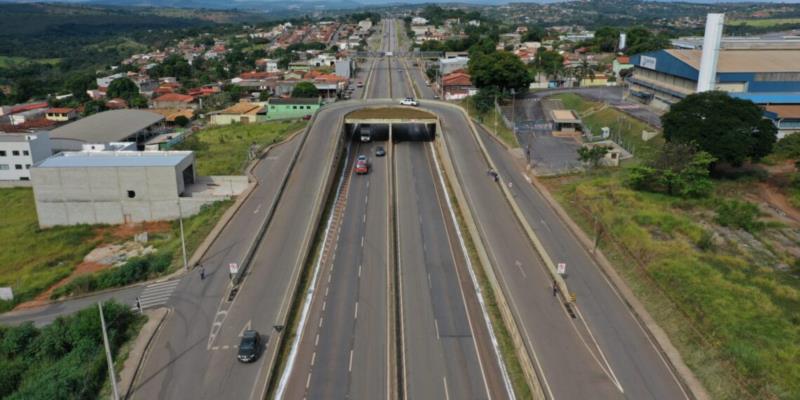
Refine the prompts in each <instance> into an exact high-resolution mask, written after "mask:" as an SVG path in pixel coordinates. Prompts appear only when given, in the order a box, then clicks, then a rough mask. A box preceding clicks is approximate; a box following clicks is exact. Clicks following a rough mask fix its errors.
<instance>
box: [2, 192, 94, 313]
mask: <svg viewBox="0 0 800 400" xmlns="http://www.w3.org/2000/svg"><path fill="white" fill-rule="evenodd" d="M0 204H3V217H2V218H0V243H3V246H2V248H3V251H0V286H10V287H12V288H13V290H14V296H15V297H14V301H13V302H7V301H0V310H7V309H9V308H11V307H12V306H13V305H15V304H17V303H19V302H21V301H25V300H29V299H31V298H33V297H34V296H36V294H38V293H40V292H41V291H43V290H45V289H46V288H48V287H49V286H50V285H52V284H54V283H56V282H58V281H59V280H61V279H63V278H65V277H67V276H68V275H69V274H70V273H71V272H72V270H73V269H74V268H75V266H76V265H77V264H78V263H80V262H81V260H82V259H83V257H84V256H85V255H86V254H88V253H89V251H91V250H92V249H93V248H94V247H95V246H96V245H97V244H98V243H100V242H101V240H102V239H101V238H99V237H97V234H96V228H94V227H91V226H88V225H78V226H66V227H55V228H50V229H39V224H38V219H37V216H36V208H35V207H34V201H33V190H31V189H29V188H13V189H0Z"/></svg>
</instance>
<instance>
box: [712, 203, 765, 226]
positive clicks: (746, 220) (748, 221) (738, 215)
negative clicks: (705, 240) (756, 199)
mask: <svg viewBox="0 0 800 400" xmlns="http://www.w3.org/2000/svg"><path fill="white" fill-rule="evenodd" d="M760 214H761V213H760V211H759V210H758V207H757V206H756V205H755V204H753V203H748V202H746V201H739V200H723V201H722V202H721V203H720V204H719V205H718V206H717V218H716V220H717V223H718V224H720V225H722V226H727V227H733V228H739V229H744V230H746V231H748V232H756V231H759V230H761V229H762V228H763V227H764V223H763V222H761V221H759V220H758V217H759V215H760Z"/></svg>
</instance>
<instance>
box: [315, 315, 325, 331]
mask: <svg viewBox="0 0 800 400" xmlns="http://www.w3.org/2000/svg"><path fill="white" fill-rule="evenodd" d="M324 320H325V319H324V318H322V317H319V326H317V327H318V328H322V321H324Z"/></svg>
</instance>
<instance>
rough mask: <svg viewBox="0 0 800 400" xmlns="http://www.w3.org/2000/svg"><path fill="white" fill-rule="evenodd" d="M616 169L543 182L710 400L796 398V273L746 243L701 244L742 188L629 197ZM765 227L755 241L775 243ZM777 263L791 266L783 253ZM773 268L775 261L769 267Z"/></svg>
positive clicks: (799, 380) (799, 352) (799, 367)
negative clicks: (703, 194) (595, 241)
mask: <svg viewBox="0 0 800 400" xmlns="http://www.w3.org/2000/svg"><path fill="white" fill-rule="evenodd" d="M624 174H625V170H624V169H623V170H622V171H613V172H612V171H610V170H601V171H599V172H596V173H593V174H588V175H580V176H573V177H570V178H562V179H553V180H547V181H546V183H547V184H548V185H550V186H551V187H552V188H554V191H555V193H556V195H557V197H558V199H559V202H560V203H561V204H562V205H564V206H565V208H566V209H567V211H568V212H569V213H570V215H571V216H572V218H573V219H574V220H576V222H578V224H579V225H581V226H582V227H583V229H584V230H585V231H586V232H587V233H589V235H590V236H591V237H593V236H594V234H595V230H594V228H593V222H592V221H593V220H594V218H597V220H598V221H599V222H600V224H601V226H602V227H603V235H602V236H601V240H600V246H601V248H602V249H603V251H604V252H605V253H606V255H607V256H609V258H610V259H611V260H612V263H613V264H614V265H615V267H616V268H617V270H618V271H619V272H620V273H621V274H622V275H623V276H624V277H625V279H626V281H627V282H628V284H629V285H630V286H631V288H632V289H633V290H634V292H635V294H636V295H637V297H639V298H640V299H641V300H642V301H643V302H644V304H645V306H646V307H647V309H648V311H649V312H650V313H651V314H652V315H653V317H654V318H655V319H656V320H657V321H658V322H659V325H660V326H661V327H662V328H664V329H665V330H666V331H667V333H668V335H669V336H670V338H671V340H672V342H673V343H674V344H675V345H676V346H677V347H678V349H679V350H680V352H681V354H682V356H683V358H684V360H685V361H686V363H687V364H688V365H689V367H690V368H692V369H693V370H694V372H695V373H696V374H697V376H698V377H699V378H700V380H701V381H702V382H703V384H704V386H705V387H706V389H708V390H709V392H710V394H711V397H712V398H715V399H763V398H777V399H796V398H800V312H798V310H799V309H800V282H798V279H797V278H798V276H797V272H796V270H795V272H794V273H793V272H786V271H779V270H776V269H774V268H773V267H774V266H775V263H776V261H775V260H773V259H769V258H766V257H765V256H764V255H763V254H762V252H760V251H757V250H755V249H753V248H751V246H749V245H742V244H738V245H737V244H735V243H732V242H730V241H726V242H725V243H721V244H713V243H710V242H709V240H708V237H709V235H710V233H711V231H710V228H709V227H710V226H712V224H713V221H714V218H713V215H714V210H715V205H716V203H718V202H719V199H721V198H737V197H741V193H742V191H743V188H744V187H745V186H746V185H747V184H748V183H747V182H726V183H718V184H717V193H716V195H715V196H714V197H711V198H709V199H703V200H682V199H678V198H673V197H669V196H664V195H660V194H653V193H643V192H635V191H633V190H631V189H628V188H627V187H625V186H624V185H623V184H622V180H623V178H624ZM779 229H782V228H781V227H780V226H777V225H775V224H767V227H766V228H765V229H764V231H762V232H761V233H760V235H759V236H758V237H760V238H762V239H760V240H761V242H762V243H764V246H766V247H768V248H769V247H771V246H772V245H771V244H770V242H769V241H768V240H767V239H763V238H765V237H770V236H771V235H781V233H780V232H779ZM779 257H780V258H784V260H783V261H785V262H788V263H791V262H792V261H793V260H794V257H792V256H791V255H789V254H786V253H782V254H780V255H779ZM779 261H780V260H779Z"/></svg>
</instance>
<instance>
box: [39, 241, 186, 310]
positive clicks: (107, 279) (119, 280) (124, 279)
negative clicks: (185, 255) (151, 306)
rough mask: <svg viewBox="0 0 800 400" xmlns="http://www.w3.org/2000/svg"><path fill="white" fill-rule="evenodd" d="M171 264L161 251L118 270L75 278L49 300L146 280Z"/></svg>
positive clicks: (168, 253) (130, 262)
mask: <svg viewBox="0 0 800 400" xmlns="http://www.w3.org/2000/svg"><path fill="white" fill-rule="evenodd" d="M171 262H172V253H171V252H169V251H161V252H159V253H156V254H149V255H146V256H144V257H135V258H131V259H130V260H128V262H126V263H125V264H124V265H122V266H121V267H118V268H113V269H109V270H106V271H103V272H100V273H97V274H93V275H82V276H79V277H76V278H75V279H73V280H72V281H70V282H69V283H68V284H66V285H64V286H61V287H60V288H58V289H56V290H54V291H53V294H52V295H51V298H54V299H55V298H59V297H62V296H68V295H73V294H79V293H87V292H92V291H95V290H102V289H108V288H112V287H119V286H125V285H129V284H131V283H134V282H139V281H143V280H146V279H148V278H150V277H154V276H156V275H158V274H161V273H163V272H164V271H166V270H167V269H168V268H169V266H170V264H171Z"/></svg>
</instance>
